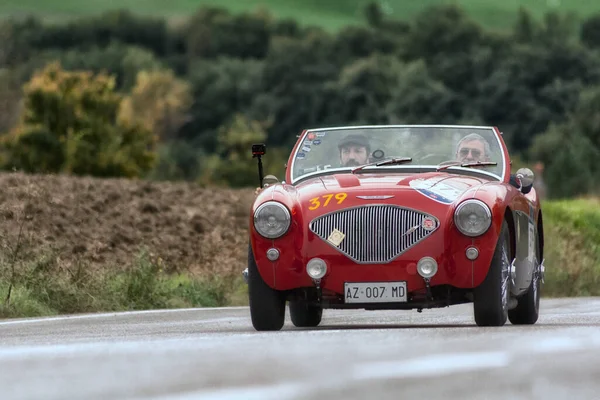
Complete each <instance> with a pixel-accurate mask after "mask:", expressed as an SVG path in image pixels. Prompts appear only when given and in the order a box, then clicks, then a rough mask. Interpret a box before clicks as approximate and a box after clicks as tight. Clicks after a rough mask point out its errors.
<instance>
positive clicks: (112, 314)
mask: <svg viewBox="0 0 600 400" xmlns="http://www.w3.org/2000/svg"><path fill="white" fill-rule="evenodd" d="M244 309H248V307H247V306H240V307H205V308H176V309H166V310H142V311H117V312H108V313H98V314H82V315H77V314H75V315H65V316H58V317H42V318H26V319H17V320H9V321H0V325H16V324H31V323H39V322H51V321H66V320H72V319H93V318H106V317H124V316H131V315H144V314H170V313H183V312H195V311H222V310H244Z"/></svg>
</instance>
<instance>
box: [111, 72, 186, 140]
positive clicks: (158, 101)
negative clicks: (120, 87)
mask: <svg viewBox="0 0 600 400" xmlns="http://www.w3.org/2000/svg"><path fill="white" fill-rule="evenodd" d="M191 102H192V96H191V94H190V87H189V84H188V83H187V82H184V81H182V80H180V79H177V78H176V77H175V76H174V75H173V72H172V71H170V70H161V71H140V72H139V73H138V74H137V79H136V84H135V87H134V88H133V89H132V91H131V94H130V95H128V96H126V97H125V98H124V99H123V101H122V103H121V107H120V109H119V119H120V120H121V121H124V122H126V123H136V124H139V125H142V126H143V127H144V128H145V129H147V130H149V131H151V132H152V133H153V134H154V135H155V136H157V137H158V138H159V139H161V140H163V141H165V140H170V139H173V138H175V136H176V133H177V131H178V130H179V128H181V126H182V125H183V124H184V123H185V122H186V120H187V118H188V116H187V111H188V109H189V107H190V105H191Z"/></svg>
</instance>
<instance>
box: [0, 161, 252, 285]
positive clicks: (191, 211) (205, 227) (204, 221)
mask: <svg viewBox="0 0 600 400" xmlns="http://www.w3.org/2000/svg"><path fill="white" fill-rule="evenodd" d="M0 187H2V191H0V216H1V220H2V224H0V238H1V242H2V246H3V247H4V250H5V249H6V246H9V247H13V246H14V245H15V244H16V243H17V242H18V236H19V231H20V227H21V225H22V224H23V230H22V233H23V234H22V237H23V240H22V241H21V242H22V245H23V252H22V254H27V258H35V257H38V256H41V255H46V254H52V255H53V256H54V257H58V258H60V260H61V263H65V264H67V265H74V264H76V263H79V262H83V263H84V264H86V265H87V266H89V267H90V268H98V267H102V266H110V267H111V268H117V269H119V268H125V267H126V266H128V265H131V264H132V263H133V262H134V260H135V258H136V257H137V256H138V255H139V254H140V252H141V251H142V250H144V249H145V250H147V251H148V252H149V253H151V254H153V255H155V256H156V257H160V259H161V260H163V261H164V265H165V267H166V268H167V269H168V270H169V271H191V272H196V273H200V272H207V271H218V272H220V273H230V272H232V271H234V272H236V273H237V274H239V273H240V272H241V271H242V269H243V268H244V266H243V260H244V257H245V255H246V254H247V253H246V252H247V243H248V239H247V226H248V216H249V210H250V206H251V203H252V199H253V196H254V194H253V192H252V190H228V189H223V190H217V191H215V190H213V189H204V188H200V187H198V186H197V185H194V184H191V183H158V182H144V181H133V180H126V179H97V178H73V177H67V176H43V175H23V174H20V173H14V174H7V173H3V174H0ZM3 253H4V254H5V255H6V253H7V252H6V251H3ZM240 261H242V262H240Z"/></svg>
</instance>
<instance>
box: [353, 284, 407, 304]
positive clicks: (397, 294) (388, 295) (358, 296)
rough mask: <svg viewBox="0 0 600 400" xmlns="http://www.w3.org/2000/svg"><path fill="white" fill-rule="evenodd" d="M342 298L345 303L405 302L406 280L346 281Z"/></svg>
mask: <svg viewBox="0 0 600 400" xmlns="http://www.w3.org/2000/svg"><path fill="white" fill-rule="evenodd" d="M344 298H345V300H346V303H402V302H406V301H407V294H406V282H404V281H402V282H346V283H344Z"/></svg>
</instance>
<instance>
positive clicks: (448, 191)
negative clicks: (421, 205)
mask: <svg viewBox="0 0 600 400" xmlns="http://www.w3.org/2000/svg"><path fill="white" fill-rule="evenodd" d="M409 185H410V187H411V188H413V189H415V190H417V191H418V192H420V193H422V194H423V195H425V196H427V197H429V198H430V199H432V200H435V201H438V202H440V203H444V204H451V203H453V202H454V201H455V200H456V199H457V198H458V196H460V195H461V194H462V193H463V191H462V190H460V189H457V188H455V187H453V186H450V185H448V184H446V183H443V182H440V181H438V180H436V179H413V180H412V181H410V183H409Z"/></svg>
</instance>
